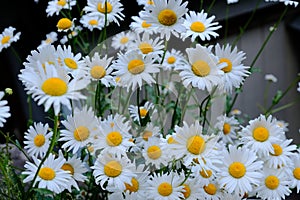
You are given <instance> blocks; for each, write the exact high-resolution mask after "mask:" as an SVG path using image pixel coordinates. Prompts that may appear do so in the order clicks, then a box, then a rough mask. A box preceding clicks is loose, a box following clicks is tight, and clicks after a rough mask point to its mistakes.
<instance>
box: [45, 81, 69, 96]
mask: <svg viewBox="0 0 300 200" xmlns="http://www.w3.org/2000/svg"><path fill="white" fill-rule="evenodd" d="M41 89H42V90H43V91H44V92H45V93H46V94H48V95H50V96H62V95H64V94H66V93H67V91H68V86H67V84H66V83H65V82H64V81H63V80H62V79H60V78H55V77H54V78H49V79H47V80H45V82H44V83H43V84H42V88H41Z"/></svg>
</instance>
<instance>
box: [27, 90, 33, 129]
mask: <svg viewBox="0 0 300 200" xmlns="http://www.w3.org/2000/svg"><path fill="white" fill-rule="evenodd" d="M27 103H28V121H27V127H29V126H30V125H32V123H33V118H32V105H31V96H29V95H28V97H27Z"/></svg>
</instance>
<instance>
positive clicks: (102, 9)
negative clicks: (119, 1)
mask: <svg viewBox="0 0 300 200" xmlns="http://www.w3.org/2000/svg"><path fill="white" fill-rule="evenodd" d="M105 4H106V8H105ZM105 4H103V5H102V3H98V6H97V9H98V11H99V12H101V13H103V14H105V13H111V11H112V9H113V7H112V5H111V4H110V3H109V2H105ZM105 11H106V12H105Z"/></svg>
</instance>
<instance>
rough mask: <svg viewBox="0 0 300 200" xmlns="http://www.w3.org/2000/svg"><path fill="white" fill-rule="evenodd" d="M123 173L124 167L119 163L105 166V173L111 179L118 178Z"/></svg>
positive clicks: (110, 163) (114, 162)
mask: <svg viewBox="0 0 300 200" xmlns="http://www.w3.org/2000/svg"><path fill="white" fill-rule="evenodd" d="M121 172H122V165H121V164H120V163H119V162H118V161H115V160H113V161H109V162H108V163H106V165H105V166H104V173H105V175H106V176H109V177H117V176H119V175H120V174H121Z"/></svg>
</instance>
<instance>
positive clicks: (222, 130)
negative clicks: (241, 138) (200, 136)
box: [215, 115, 240, 144]
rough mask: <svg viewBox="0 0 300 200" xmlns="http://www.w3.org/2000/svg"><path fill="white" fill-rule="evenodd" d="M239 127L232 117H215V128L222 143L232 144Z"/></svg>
mask: <svg viewBox="0 0 300 200" xmlns="http://www.w3.org/2000/svg"><path fill="white" fill-rule="evenodd" d="M239 125H240V123H239V122H238V121H237V120H236V119H235V118H234V116H232V117H227V116H226V115H221V116H219V117H217V123H216V124H215V128H216V129H217V131H218V135H219V136H220V138H221V140H222V141H223V142H225V143H231V144H234V143H235V140H236V139H237V130H239Z"/></svg>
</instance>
